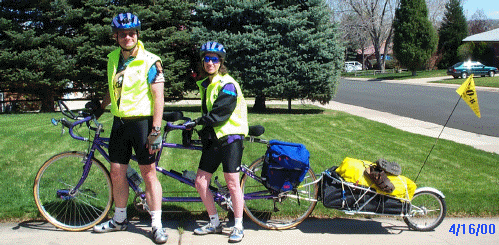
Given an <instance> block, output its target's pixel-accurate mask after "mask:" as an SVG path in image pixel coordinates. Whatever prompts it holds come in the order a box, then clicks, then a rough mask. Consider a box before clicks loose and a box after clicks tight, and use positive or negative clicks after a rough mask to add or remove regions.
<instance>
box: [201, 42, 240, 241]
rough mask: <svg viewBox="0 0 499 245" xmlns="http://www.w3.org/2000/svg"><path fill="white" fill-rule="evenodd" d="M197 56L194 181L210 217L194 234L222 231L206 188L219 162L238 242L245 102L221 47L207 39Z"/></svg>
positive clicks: (211, 198) (209, 193) (230, 237)
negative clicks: (198, 156)
mask: <svg viewBox="0 0 499 245" xmlns="http://www.w3.org/2000/svg"><path fill="white" fill-rule="evenodd" d="M200 56H201V67H200V71H199V72H200V77H201V80H200V81H198V82H197V84H198V87H199V92H200V96H201V99H202V105H201V112H202V116H201V117H200V118H197V119H196V120H194V121H195V123H194V125H196V124H199V125H202V126H203V129H202V130H201V131H200V136H201V141H202V142H203V151H202V155H201V160H200V162H199V168H198V172H197V176H196V181H195V183H196V189H197V191H198V193H199V195H200V196H201V199H202V200H203V203H204V205H205V207H206V209H207V211H208V215H209V216H210V223H208V224H207V225H205V226H203V227H200V228H197V229H195V230H194V233H195V234H197V235H205V234H212V233H222V225H221V223H220V220H219V218H218V213H217V209H216V207H215V203H214V201H213V195H212V194H211V191H210V190H209V185H210V182H211V177H212V176H213V173H214V172H215V171H216V170H217V168H218V167H219V166H220V164H222V167H223V172H224V177H225V182H226V183H227V187H228V188H229V192H230V196H231V201H232V208H233V211H234V227H233V228H232V231H231V233H230V235H229V242H240V241H241V240H242V239H243V237H244V233H243V208H244V198H243V193H242V190H241V185H240V183H239V171H238V167H239V166H240V165H241V158H242V154H243V142H242V140H243V139H244V137H245V136H246V135H248V117H247V107H246V102H245V100H244V97H243V93H242V91H241V88H240V87H239V84H238V83H237V82H236V81H235V80H234V79H233V78H232V77H231V76H230V75H229V74H228V72H227V68H226V67H225V65H224V64H223V63H224V62H223V61H224V59H225V56H226V51H225V48H224V46H223V45H222V44H220V43H217V42H207V43H205V44H204V45H202V46H201V49H200Z"/></svg>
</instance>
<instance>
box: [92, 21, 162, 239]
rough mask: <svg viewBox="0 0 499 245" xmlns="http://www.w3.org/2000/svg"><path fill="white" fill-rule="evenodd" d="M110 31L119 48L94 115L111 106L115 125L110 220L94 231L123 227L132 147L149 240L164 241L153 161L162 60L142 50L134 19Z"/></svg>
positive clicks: (111, 143)
mask: <svg viewBox="0 0 499 245" xmlns="http://www.w3.org/2000/svg"><path fill="white" fill-rule="evenodd" d="M111 27H112V29H113V35H114V38H115V39H116V42H117V44H118V45H119V48H117V49H116V50H114V51H113V52H111V53H110V54H109V55H108V58H109V59H108V65H107V76H108V84H109V93H108V94H107V95H106V96H105V97H104V99H103V102H102V104H101V106H100V108H99V110H98V111H99V112H98V113H96V115H97V117H99V116H100V115H102V112H103V111H104V108H106V106H107V105H109V104H111V112H112V114H113V115H114V121H113V128H112V130H111V136H110V141H109V158H110V160H111V180H112V183H113V199H114V204H115V213H114V217H113V218H112V219H111V220H109V221H107V222H104V223H102V224H100V225H97V226H95V227H94V231H95V232H98V233H102V232H109V231H119V230H126V229H127V225H128V221H127V219H126V218H127V215H126V207H127V201H128V182H127V179H126V174H127V168H128V163H129V161H130V157H131V155H132V148H133V150H134V151H135V154H136V155H137V159H138V164H139V168H140V172H141V175H142V178H143V179H144V182H145V185H146V199H147V205H148V206H149V210H150V213H151V220H152V222H151V226H152V239H153V240H154V242H156V243H165V242H166V241H167V239H168V236H167V235H166V234H165V231H164V229H163V225H162V223H161V202H162V188H161V184H160V182H159V180H158V178H157V176H156V166H155V164H154V158H153V156H154V153H156V152H157V151H159V149H160V148H161V142H162V139H161V121H162V115H163V107H164V81H165V79H164V75H163V68H162V66H161V59H160V58H159V57H158V56H157V55H154V54H152V53H150V52H148V51H146V50H145V49H144V45H143V43H142V42H141V41H138V36H139V31H140V27H141V24H140V20H139V19H138V18H137V16H135V15H133V14H131V13H121V14H119V15H117V16H116V17H114V18H113V20H112V23H111ZM99 114H100V115H99Z"/></svg>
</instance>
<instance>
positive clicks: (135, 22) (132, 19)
mask: <svg viewBox="0 0 499 245" xmlns="http://www.w3.org/2000/svg"><path fill="white" fill-rule="evenodd" d="M111 28H112V29H113V32H117V31H120V30H131V29H135V30H137V31H140V20H139V18H138V17H137V16H135V15H134V14H131V13H121V14H118V15H117V16H116V17H114V18H113V21H112V22H111Z"/></svg>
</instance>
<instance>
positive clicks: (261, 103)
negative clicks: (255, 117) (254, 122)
mask: <svg viewBox="0 0 499 245" xmlns="http://www.w3.org/2000/svg"><path fill="white" fill-rule="evenodd" d="M266 110H267V107H266V106H265V95H257V96H256V97H255V104H254V105H253V111H257V112H265V111H266Z"/></svg>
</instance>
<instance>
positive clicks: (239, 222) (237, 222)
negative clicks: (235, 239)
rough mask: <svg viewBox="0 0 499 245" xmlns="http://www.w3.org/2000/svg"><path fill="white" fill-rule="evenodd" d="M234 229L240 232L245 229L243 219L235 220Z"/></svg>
mask: <svg viewBox="0 0 499 245" xmlns="http://www.w3.org/2000/svg"><path fill="white" fill-rule="evenodd" d="M234 227H236V228H237V229H239V230H242V229H243V218H242V217H241V218H234Z"/></svg>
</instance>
